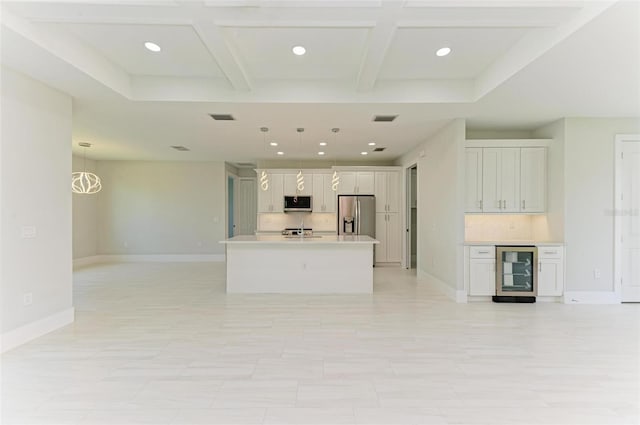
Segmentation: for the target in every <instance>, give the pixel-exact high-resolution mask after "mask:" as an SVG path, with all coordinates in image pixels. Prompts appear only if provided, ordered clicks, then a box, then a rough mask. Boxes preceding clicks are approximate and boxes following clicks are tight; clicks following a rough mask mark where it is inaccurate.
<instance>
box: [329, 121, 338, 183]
mask: <svg viewBox="0 0 640 425" xmlns="http://www.w3.org/2000/svg"><path fill="white" fill-rule="evenodd" d="M331 131H332V132H333V134H335V137H334V142H335V141H336V139H337V138H338V131H340V129H339V128H337V127H334V128H332V129H331ZM334 144H335V143H334ZM339 185H340V176H339V175H338V171H336V170H333V175H332V176H331V190H333V191H334V192H337V191H338V186H339Z"/></svg>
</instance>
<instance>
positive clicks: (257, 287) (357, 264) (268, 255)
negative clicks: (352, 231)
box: [221, 235, 378, 294]
mask: <svg viewBox="0 0 640 425" xmlns="http://www.w3.org/2000/svg"><path fill="white" fill-rule="evenodd" d="M221 243H224V244H226V254H227V255H226V257H227V292H228V293H280V294H286V293H288V294H348V293H358V294H370V293H372V292H373V245H374V244H376V243H378V241H377V240H375V239H373V238H371V237H369V236H313V237H297V236H296V237H284V236H276V235H273V236H266V235H265V236H262V235H261V236H235V237H233V238H231V239H227V240H224V241H221Z"/></svg>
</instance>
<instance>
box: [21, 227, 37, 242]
mask: <svg viewBox="0 0 640 425" xmlns="http://www.w3.org/2000/svg"><path fill="white" fill-rule="evenodd" d="M20 234H21V236H22V238H23V239H30V238H35V237H36V226H22V229H21V232H20Z"/></svg>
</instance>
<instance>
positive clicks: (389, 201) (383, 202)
mask: <svg viewBox="0 0 640 425" xmlns="http://www.w3.org/2000/svg"><path fill="white" fill-rule="evenodd" d="M374 194H375V196H376V212H379V213H385V212H386V213H388V212H400V172H399V171H376V172H375V192H374Z"/></svg>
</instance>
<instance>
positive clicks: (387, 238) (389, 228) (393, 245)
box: [375, 212, 402, 263]
mask: <svg viewBox="0 0 640 425" xmlns="http://www.w3.org/2000/svg"><path fill="white" fill-rule="evenodd" d="M376 239H377V240H378V241H380V243H379V244H378V245H376V247H375V261H376V263H398V262H400V259H401V258H400V257H401V255H402V248H401V246H402V233H401V226H400V213H385V212H381V213H380V212H378V213H376Z"/></svg>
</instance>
